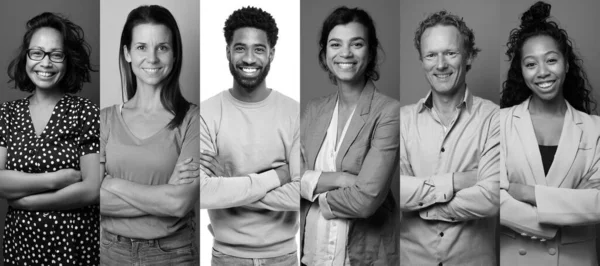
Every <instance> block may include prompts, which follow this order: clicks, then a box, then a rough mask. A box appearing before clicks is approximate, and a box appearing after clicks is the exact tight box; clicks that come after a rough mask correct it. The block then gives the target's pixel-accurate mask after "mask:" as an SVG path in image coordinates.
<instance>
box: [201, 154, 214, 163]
mask: <svg viewBox="0 0 600 266" xmlns="http://www.w3.org/2000/svg"><path fill="white" fill-rule="evenodd" d="M200 161H206V162H213V161H215V158H214V157H212V156H210V155H205V154H200Z"/></svg>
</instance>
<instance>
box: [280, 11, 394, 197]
mask: <svg viewBox="0 0 600 266" xmlns="http://www.w3.org/2000/svg"><path fill="white" fill-rule="evenodd" d="M342 5H345V6H347V7H349V8H354V7H359V8H361V9H363V10H365V11H366V12H367V13H369V15H370V16H371V17H372V18H373V20H374V21H375V28H376V30H377V38H378V39H379V43H380V45H381V47H382V49H383V51H384V52H381V50H380V51H379V54H380V55H381V56H380V58H381V59H380V62H381V63H380V65H379V74H380V78H379V80H378V81H376V82H375V86H376V87H377V89H378V90H379V91H380V92H381V93H383V94H385V95H387V96H389V97H392V98H394V99H397V100H399V93H400V91H399V90H398V86H399V84H400V82H399V76H398V72H399V65H400V64H399V62H400V54H399V50H398V47H399V45H400V36H399V35H398V24H399V23H400V19H399V17H398V16H399V15H400V14H399V12H398V11H399V10H400V5H399V2H398V1H397V0H372V1H369V2H368V4H367V2H365V1H359V0H335V1H319V0H303V1H301V2H300V18H301V21H300V25H301V29H300V34H301V35H300V36H301V43H300V56H301V58H302V59H301V60H302V62H301V67H300V80H301V84H300V106H301V110H302V111H304V107H306V104H307V103H308V102H309V101H310V100H311V99H314V98H317V97H320V96H324V95H328V94H331V93H334V92H335V91H336V90H337V87H336V86H335V85H333V84H332V83H331V82H330V81H329V78H328V76H327V73H326V72H325V71H323V69H321V67H320V66H319V60H318V54H319V44H318V41H319V37H320V35H319V34H320V31H321V26H322V25H323V21H324V20H325V18H327V16H328V15H329V14H331V12H333V10H335V9H336V8H337V7H339V6H342ZM280 56H281V55H280ZM396 176H399V175H398V174H397V175H396ZM391 187H392V188H399V179H398V178H395V179H394V181H393V182H392V184H391ZM392 191H393V193H394V196H395V197H396V199H398V193H399V191H398V189H392Z"/></svg>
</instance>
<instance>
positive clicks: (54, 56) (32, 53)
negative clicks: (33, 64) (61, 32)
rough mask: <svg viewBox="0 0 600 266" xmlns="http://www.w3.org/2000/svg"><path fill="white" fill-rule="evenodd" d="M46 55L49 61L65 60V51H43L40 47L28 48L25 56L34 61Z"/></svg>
mask: <svg viewBox="0 0 600 266" xmlns="http://www.w3.org/2000/svg"><path fill="white" fill-rule="evenodd" d="M46 55H48V58H50V61H52V62H54V63H62V62H63V61H65V57H66V55H65V53H64V52H61V51H52V52H44V50H42V49H28V50H27V57H29V59H31V60H34V61H42V60H43V59H44V57H46Z"/></svg>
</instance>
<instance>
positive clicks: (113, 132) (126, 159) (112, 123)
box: [100, 105, 200, 239]
mask: <svg viewBox="0 0 600 266" xmlns="http://www.w3.org/2000/svg"><path fill="white" fill-rule="evenodd" d="M199 117H200V112H199V108H198V106H196V105H191V107H190V109H189V110H188V112H187V114H186V116H185V118H184V120H183V122H182V123H181V125H180V126H179V127H177V128H175V129H169V128H167V127H164V128H163V129H161V130H159V131H157V132H156V133H154V134H153V135H152V136H150V137H147V138H144V139H140V138H138V137H136V136H135V135H134V134H133V133H132V132H131V131H130V129H129V128H128V127H127V124H125V120H124V119H123V117H122V115H121V113H120V110H119V105H114V106H111V107H107V108H104V109H102V111H101V112H100V124H101V136H100V143H101V145H100V146H101V147H100V148H101V149H100V160H101V162H104V163H105V169H106V173H107V174H108V175H110V176H112V177H114V178H122V179H125V180H127V181H131V182H135V183H138V184H144V185H164V184H167V183H168V182H169V179H170V177H171V174H172V173H173V169H174V168H175V165H176V164H177V162H179V161H183V160H185V159H187V158H194V161H199V159H200V135H199V134H200V126H199V125H200V124H199ZM193 217H194V213H193V211H190V213H188V214H187V215H186V216H185V217H184V218H178V217H158V216H153V215H145V216H140V217H128V218H123V217H111V216H102V221H101V226H102V229H103V230H107V231H108V232H110V233H113V234H116V235H120V236H125V237H130V238H140V239H156V238H161V237H165V236H169V235H172V234H173V233H175V232H177V231H178V230H180V229H183V228H184V227H186V226H191V219H192V218H193Z"/></svg>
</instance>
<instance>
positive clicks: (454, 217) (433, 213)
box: [400, 89, 500, 265]
mask: <svg viewBox="0 0 600 266" xmlns="http://www.w3.org/2000/svg"><path fill="white" fill-rule="evenodd" d="M498 112H499V108H498V106H497V105H496V104H494V103H492V102H490V101H488V100H484V99H481V98H479V97H475V96H473V95H471V94H470V92H469V90H468V89H466V92H465V97H464V98H463V100H462V101H461V102H460V104H458V105H457V106H456V116H455V117H454V118H453V119H452V120H451V122H450V124H449V125H447V128H446V129H444V125H443V124H442V122H441V120H440V118H439V116H438V115H437V113H436V112H435V110H434V109H433V99H432V94H431V93H429V94H428V95H427V97H425V98H423V99H421V100H420V101H419V102H418V103H416V104H413V105H409V106H405V107H402V108H401V110H400V125H401V126H400V208H401V210H402V211H403V213H402V220H401V223H400V262H401V264H402V265H495V264H496V262H497V261H496V248H495V246H496V245H495V232H496V225H497V219H498V217H497V215H498V206H499V181H498V180H499V179H498V176H499V153H500V148H499V121H498ZM472 170H477V183H476V185H474V186H472V187H469V188H466V189H463V190H460V191H458V192H456V193H454V191H453V189H454V188H453V182H452V181H453V178H454V173H459V172H467V171H472Z"/></svg>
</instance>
